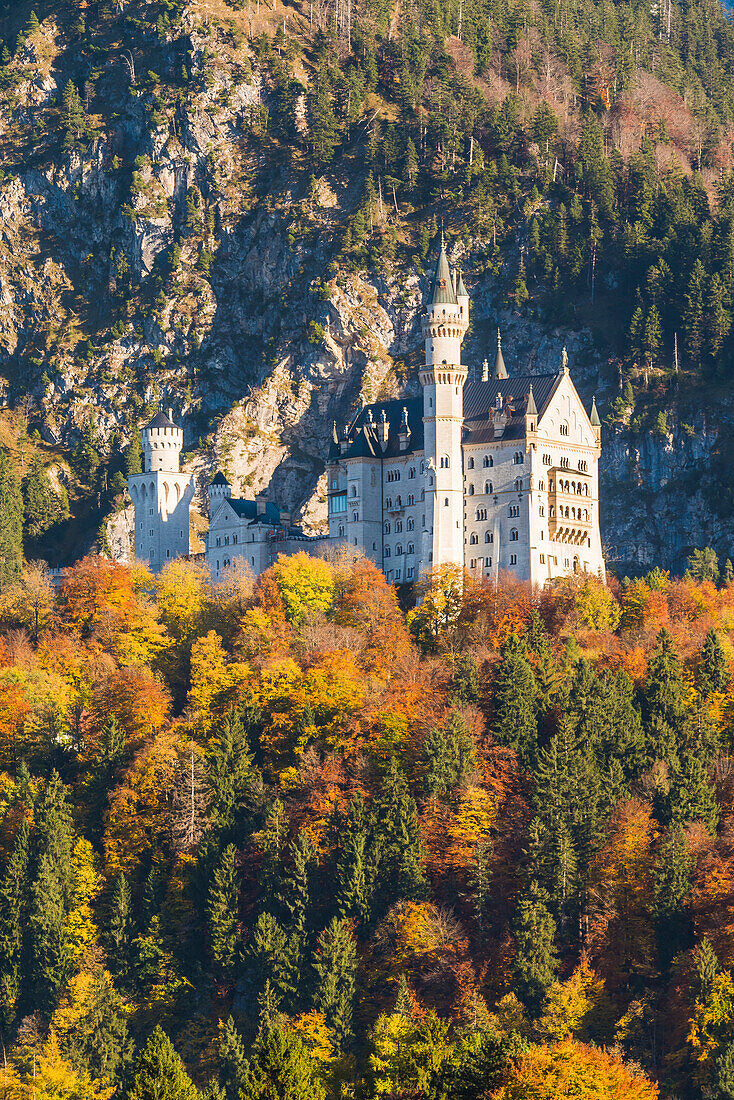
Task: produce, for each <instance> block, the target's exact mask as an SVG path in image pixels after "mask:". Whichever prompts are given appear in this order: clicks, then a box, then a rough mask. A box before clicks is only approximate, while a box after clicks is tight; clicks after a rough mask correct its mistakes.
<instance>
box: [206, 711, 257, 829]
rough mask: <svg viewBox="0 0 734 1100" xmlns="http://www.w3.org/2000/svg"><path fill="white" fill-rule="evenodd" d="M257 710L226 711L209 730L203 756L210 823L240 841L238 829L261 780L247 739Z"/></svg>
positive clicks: (255, 797) (244, 820)
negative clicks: (206, 750) (207, 742)
mask: <svg viewBox="0 0 734 1100" xmlns="http://www.w3.org/2000/svg"><path fill="white" fill-rule="evenodd" d="M259 722H260V713H259V711H256V710H253V709H252V708H250V709H242V710H236V709H235V708H230V710H229V711H227V713H226V714H225V715H224V717H223V718H221V719H220V720H219V721H218V722H217V723H216V724H215V726H214V727H213V728H212V731H211V735H210V740H209V747H208V752H207V757H206V772H207V784H208V787H209V794H210V799H209V813H210V815H211V818H212V821H213V823H214V824H215V825H216V826H217V827H218V828H219V829H222V830H224V831H225V832H228V833H229V834H230V835H232V838H233V839H234V840H238V839H241V833H242V827H243V826H244V825H245V824H246V822H247V821H248V819H249V817H250V815H251V813H252V811H253V810H254V809H255V808H256V807H257V806H258V805H259V803H260V800H261V798H262V789H263V788H262V777H261V776H260V773H259V772H258V770H257V768H256V767H255V766H254V764H253V758H252V753H251V751H250V741H249V737H250V734H251V732H252V731H254V729H255V728H256V727H257V726H258V725H259Z"/></svg>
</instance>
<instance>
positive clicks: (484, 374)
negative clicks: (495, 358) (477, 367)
mask: <svg viewBox="0 0 734 1100" xmlns="http://www.w3.org/2000/svg"><path fill="white" fill-rule="evenodd" d="M482 382H489V363H488V362H487V360H486V359H485V360H484V362H483V363H482Z"/></svg>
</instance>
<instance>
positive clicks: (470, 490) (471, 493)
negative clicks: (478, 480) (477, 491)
mask: <svg viewBox="0 0 734 1100" xmlns="http://www.w3.org/2000/svg"><path fill="white" fill-rule="evenodd" d="M469 496H470V497H473V496H474V486H473V485H470V486H469Z"/></svg>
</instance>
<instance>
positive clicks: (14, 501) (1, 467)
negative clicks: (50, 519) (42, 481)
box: [0, 447, 23, 588]
mask: <svg viewBox="0 0 734 1100" xmlns="http://www.w3.org/2000/svg"><path fill="white" fill-rule="evenodd" d="M22 564H23V497H22V496H21V491H20V482H19V480H18V473H17V471H16V468H15V465H14V463H13V461H12V459H11V458H10V455H9V454H8V452H7V451H6V450H5V448H3V447H0V588H2V586H3V585H4V584H8V583H12V582H13V581H16V580H17V579H18V577H19V576H20V571H21V566H22Z"/></svg>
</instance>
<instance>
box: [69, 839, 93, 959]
mask: <svg viewBox="0 0 734 1100" xmlns="http://www.w3.org/2000/svg"><path fill="white" fill-rule="evenodd" d="M95 862H96V860H95V855H94V849H93V848H92V845H91V844H90V843H89V841H88V840H85V839H84V838H83V837H79V839H78V840H77V842H76V844H75V845H74V851H73V853H72V870H73V875H74V893H73V897H72V908H71V910H70V912H69V916H68V918H67V927H68V931H69V941H70V950H71V955H72V960H73V961H74V962H77V963H78V962H79V960H80V959H82V958H83V957H84V956H85V955H86V953H87V951H88V950H89V948H90V947H91V946H92V944H93V943H95V942H96V940H97V926H96V924H95V923H94V918H93V916H92V909H91V905H90V902H91V901H92V900H93V899H94V898H95V897H96V896H97V894H98V893H99V887H100V881H99V875H98V874H97V869H96V867H95Z"/></svg>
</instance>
